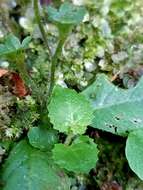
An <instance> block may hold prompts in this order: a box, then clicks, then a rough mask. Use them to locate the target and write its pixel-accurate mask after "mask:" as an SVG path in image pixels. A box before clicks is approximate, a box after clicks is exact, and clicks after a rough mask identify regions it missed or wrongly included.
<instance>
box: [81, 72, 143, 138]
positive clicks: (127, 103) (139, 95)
mask: <svg viewBox="0 0 143 190" xmlns="http://www.w3.org/2000/svg"><path fill="white" fill-rule="evenodd" d="M82 94H83V95H85V96H86V97H87V98H88V99H89V100H90V101H91V103H92V105H93V108H94V119H93V121H92V124H91V126H92V127H94V128H98V129H102V130H104V131H108V132H111V133H115V134H119V135H123V136H126V135H127V134H128V133H129V132H130V131H132V130H135V129H138V128H141V127H142V126H143V117H142V113H143V78H142V79H141V80H140V81H139V83H138V84H137V85H136V87H134V88H131V89H128V90H124V89H121V88H118V87H117V86H115V85H113V84H112V83H111V82H110V81H109V80H108V78H107V77H106V75H104V74H101V75H98V77H97V80H96V81H95V82H94V83H93V84H92V85H91V86H89V87H88V88H87V89H86V90H84V91H83V92H82Z"/></svg>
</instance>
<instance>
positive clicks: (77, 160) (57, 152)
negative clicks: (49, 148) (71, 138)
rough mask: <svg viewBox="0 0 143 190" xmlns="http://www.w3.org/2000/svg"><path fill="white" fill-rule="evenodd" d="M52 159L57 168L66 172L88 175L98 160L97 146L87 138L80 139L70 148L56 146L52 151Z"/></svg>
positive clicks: (62, 145) (60, 145)
mask: <svg viewBox="0 0 143 190" xmlns="http://www.w3.org/2000/svg"><path fill="white" fill-rule="evenodd" d="M87 141H88V142H87ZM53 159H54V162H55V163H56V164H57V165H59V167H61V168H64V169H66V170H68V171H72V172H75V173H89V171H90V170H91V169H92V168H94V167H95V165H96V162H97V160H98V149H97V145H96V144H95V143H94V142H93V140H92V139H90V138H89V137H85V138H81V137H80V139H78V140H76V142H74V143H73V144H72V145H70V146H67V145H64V144H56V145H55V147H54V149H53Z"/></svg>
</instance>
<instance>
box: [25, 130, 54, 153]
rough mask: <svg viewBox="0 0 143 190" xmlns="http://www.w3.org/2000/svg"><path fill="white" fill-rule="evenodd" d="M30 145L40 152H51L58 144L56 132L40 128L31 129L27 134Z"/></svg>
mask: <svg viewBox="0 0 143 190" xmlns="http://www.w3.org/2000/svg"><path fill="white" fill-rule="evenodd" d="M28 139H29V142H30V144H31V145H32V146H33V147H35V148H39V149H41V150H51V149H52V148H53V146H54V144H55V143H57V142H58V138H57V132H55V130H52V129H51V130H48V129H46V128H42V127H33V128H31V129H30V130H29V132H28Z"/></svg>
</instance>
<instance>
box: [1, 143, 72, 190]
mask: <svg viewBox="0 0 143 190" xmlns="http://www.w3.org/2000/svg"><path fill="white" fill-rule="evenodd" d="M60 175H61V176H62V177H60ZM2 177H3V181H4V184H5V186H4V188H3V190H46V189H48V190H53V189H54V190H69V189H70V187H69V186H70V184H69V180H68V178H67V177H66V176H65V174H64V173H63V172H62V171H61V170H59V169H57V168H56V167H54V166H53V165H52V166H51V163H50V160H49V155H48V154H47V153H44V152H41V151H40V150H37V149H34V148H32V147H31V146H30V145H28V144H27V142H26V141H21V142H20V143H19V144H17V145H16V147H15V148H14V149H13V150H12V152H11V153H10V156H9V157H8V159H7V161H6V163H5V166H4V168H3V176H2Z"/></svg>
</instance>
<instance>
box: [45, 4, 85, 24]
mask: <svg viewBox="0 0 143 190" xmlns="http://www.w3.org/2000/svg"><path fill="white" fill-rule="evenodd" d="M47 11H48V15H49V19H50V20H52V21H54V22H56V23H59V24H64V25H74V24H79V23H80V22H81V21H82V20H83V18H84V15H85V13H86V10H85V8H84V7H77V6H74V5H73V4H71V3H68V2H65V3H63V4H62V5H61V6H60V8H59V10H57V9H55V8H53V7H51V6H48V8H47Z"/></svg>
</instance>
